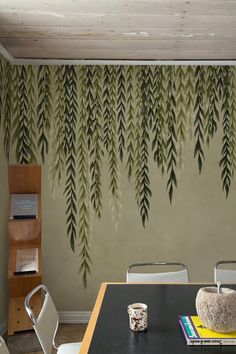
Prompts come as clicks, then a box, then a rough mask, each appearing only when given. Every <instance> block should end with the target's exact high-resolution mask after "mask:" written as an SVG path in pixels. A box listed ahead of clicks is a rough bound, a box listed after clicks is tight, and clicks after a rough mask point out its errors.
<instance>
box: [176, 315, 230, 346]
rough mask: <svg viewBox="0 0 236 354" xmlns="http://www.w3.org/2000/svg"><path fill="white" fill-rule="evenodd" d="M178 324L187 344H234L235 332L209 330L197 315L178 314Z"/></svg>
mask: <svg viewBox="0 0 236 354" xmlns="http://www.w3.org/2000/svg"><path fill="white" fill-rule="evenodd" d="M179 324H180V327H181V329H182V332H183V334H184V337H185V340H186V343H187V345H236V332H231V333H217V332H213V331H210V330H209V329H207V328H206V327H205V326H204V325H203V324H202V322H201V320H200V318H199V317H198V316H179Z"/></svg>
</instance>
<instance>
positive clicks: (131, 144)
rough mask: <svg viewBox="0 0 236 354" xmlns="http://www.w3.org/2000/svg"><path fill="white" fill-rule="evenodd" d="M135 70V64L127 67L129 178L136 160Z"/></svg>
mask: <svg viewBox="0 0 236 354" xmlns="http://www.w3.org/2000/svg"><path fill="white" fill-rule="evenodd" d="M135 96H136V93H135V71H134V67H133V66H128V69H127V131H126V134H127V135H126V136H127V138H126V139H127V161H126V169H127V171H128V178H129V179H130V178H131V175H132V173H133V169H134V161H135V151H134V149H135Z"/></svg>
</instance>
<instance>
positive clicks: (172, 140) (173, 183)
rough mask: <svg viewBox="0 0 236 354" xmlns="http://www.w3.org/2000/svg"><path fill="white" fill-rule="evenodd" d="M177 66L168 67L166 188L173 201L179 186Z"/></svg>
mask: <svg viewBox="0 0 236 354" xmlns="http://www.w3.org/2000/svg"><path fill="white" fill-rule="evenodd" d="M174 73H175V68H174V67H173V68H171V67H169V68H168V92H169V97H168V102H167V107H168V112H169V114H168V117H167V119H168V139H167V151H168V154H167V172H168V174H169V176H168V181H167V186H166V189H167V190H168V193H169V199H170V202H171V203H172V198H173V191H174V187H176V188H177V178H176V173H175V169H176V165H177V149H176V145H177V134H176V115H175V110H176V100H175V97H176V85H175V80H174Z"/></svg>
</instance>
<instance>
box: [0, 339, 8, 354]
mask: <svg viewBox="0 0 236 354" xmlns="http://www.w3.org/2000/svg"><path fill="white" fill-rule="evenodd" d="M0 354H10V352H9V350H8V349H7V345H6V343H5V341H4V339H3V338H2V337H1V336H0Z"/></svg>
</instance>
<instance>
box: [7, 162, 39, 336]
mask: <svg viewBox="0 0 236 354" xmlns="http://www.w3.org/2000/svg"><path fill="white" fill-rule="evenodd" d="M8 176H9V193H10V196H11V194H32V193H35V194H38V218H37V219H21V220H16V219H8V236H9V258H8V288H9V314H8V335H13V334H14V332H17V331H24V330H28V329H32V324H31V320H30V319H29V317H28V315H27V313H26V311H25V307H24V299H25V296H26V295H27V294H28V293H29V291H30V290H32V289H33V288H34V287H36V286H37V285H39V284H41V283H42V257H41V227H42V207H41V166H39V165H9V168H8ZM9 208H10V206H9ZM9 211H10V209H9ZM28 248H38V262H39V264H38V266H39V269H38V272H36V273H32V274H25V273H23V274H20V275H15V274H14V272H15V269H16V253H17V250H20V249H28ZM32 307H34V312H36V313H37V312H39V310H40V307H41V296H40V295H38V296H35V297H34V300H33V302H32Z"/></svg>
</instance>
